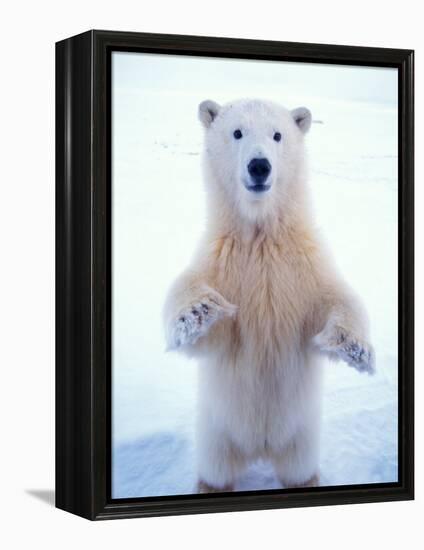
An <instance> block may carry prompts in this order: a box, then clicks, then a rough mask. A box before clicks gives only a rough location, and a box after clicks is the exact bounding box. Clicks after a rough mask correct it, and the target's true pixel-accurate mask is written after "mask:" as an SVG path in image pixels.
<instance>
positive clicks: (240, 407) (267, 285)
mask: <svg viewBox="0 0 424 550" xmlns="http://www.w3.org/2000/svg"><path fill="white" fill-rule="evenodd" d="M199 118H200V121H201V122H202V124H203V126H204V128H205V150H204V172H205V180H206V190H207V197H208V204H207V213H208V219H207V230H206V233H205V235H204V237H203V240H202V242H201V244H200V247H199V250H198V252H197V254H196V255H195V258H194V260H193V262H192V264H191V266H190V267H189V269H187V270H186V271H185V272H184V273H183V274H182V275H181V276H180V277H179V278H178V279H177V280H176V282H175V283H174V285H173V286H172V288H171V290H170V292H169V295H168V298H167V301H166V304H165V311H164V316H165V330H166V338H167V344H168V348H169V349H180V350H181V351H184V352H186V353H187V354H189V355H190V356H194V357H198V358H199V359H200V363H201V364H200V368H199V385H200V388H199V415H198V422H197V450H198V490H199V491H201V492H212V491H229V490H232V489H233V487H234V482H235V481H236V479H237V477H238V475H239V474H240V473H241V472H242V471H243V468H244V467H245V466H247V464H248V463H250V462H252V461H254V460H256V459H258V458H266V459H268V460H270V461H271V462H272V464H273V466H274V468H275V471H276V474H277V475H278V477H279V479H280V481H281V483H282V484H283V486H285V487H295V486H311V485H316V484H317V483H318V474H319V472H318V465H319V452H318V451H319V434H320V405H321V384H320V382H321V373H320V364H319V363H320V362H319V355H320V354H324V355H326V356H328V357H330V358H333V359H341V360H343V361H345V362H346V363H347V364H348V365H350V366H352V367H355V368H356V369H357V370H358V371H361V372H362V371H365V372H368V373H372V372H373V371H374V353H373V350H372V347H371V345H370V344H369V341H368V321H367V316H366V313H365V311H364V310H363V307H362V305H361V304H360V302H359V301H358V299H357V297H356V296H355V295H354V294H353V292H352V291H351V290H350V289H349V287H348V286H347V285H346V284H345V283H344V282H343V280H341V278H340V276H339V275H338V273H337V271H336V269H335V268H334V266H333V263H332V260H331V257H330V255H329V253H328V252H327V251H326V250H325V247H324V245H323V244H322V243H321V241H320V238H319V236H318V231H317V229H316V226H315V223H314V219H313V216H312V214H311V210H310V206H309V191H308V186H307V181H306V166H305V165H306V162H305V150H304V135H305V134H306V132H307V131H308V130H309V128H310V126H311V113H310V112H309V110H308V109H306V108H304V107H301V108H298V109H295V110H293V111H288V110H287V109H285V108H283V107H282V106H280V105H278V104H275V103H272V102H269V101H260V100H239V101H235V102H232V103H229V104H226V105H224V106H220V105H218V104H217V103H215V102H213V101H204V102H203V103H201V104H200V106H199Z"/></svg>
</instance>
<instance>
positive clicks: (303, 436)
mask: <svg viewBox="0 0 424 550" xmlns="http://www.w3.org/2000/svg"><path fill="white" fill-rule="evenodd" d="M271 460H272V462H273V464H274V468H275V471H276V473H277V475H278V478H279V479H280V481H281V483H282V485H283V486H284V487H286V488H289V487H292V488H293V487H317V486H318V485H319V433H318V430H317V428H316V426H312V425H311V426H308V427H304V428H302V429H301V430H299V431H298V433H297V434H296V435H295V436H294V438H293V439H292V440H291V441H290V443H289V444H288V445H287V446H286V447H285V448H284V450H283V451H282V452H281V454H280V453H279V454H276V455H274V456H272V457H271Z"/></svg>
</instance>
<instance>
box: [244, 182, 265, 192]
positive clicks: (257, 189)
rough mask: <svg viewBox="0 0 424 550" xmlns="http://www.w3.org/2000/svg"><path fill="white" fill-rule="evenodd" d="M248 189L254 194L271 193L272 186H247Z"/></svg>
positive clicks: (262, 184)
mask: <svg viewBox="0 0 424 550" xmlns="http://www.w3.org/2000/svg"><path fill="white" fill-rule="evenodd" d="M246 189H247V190H248V191H252V193H264V192H265V191H269V190H270V189H271V186H270V185H265V184H264V183H257V184H256V185H246Z"/></svg>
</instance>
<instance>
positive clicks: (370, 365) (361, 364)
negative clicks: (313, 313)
mask: <svg viewBox="0 0 424 550" xmlns="http://www.w3.org/2000/svg"><path fill="white" fill-rule="evenodd" d="M313 342H314V344H315V346H317V347H318V348H319V349H320V351H322V352H323V353H325V354H326V355H328V356H329V357H330V358H331V359H341V360H342V361H345V362H346V363H347V364H348V365H349V366H350V367H354V368H355V369H356V370H358V371H359V372H367V373H368V374H374V373H375V356H374V350H373V347H372V346H371V344H368V343H367V342H365V341H363V340H361V339H360V338H357V337H356V336H354V335H353V334H351V333H350V332H349V331H348V330H346V329H344V328H343V327H340V326H333V327H331V328H328V327H327V328H325V329H324V330H323V331H322V332H320V333H319V334H317V336H315V338H314V339H313Z"/></svg>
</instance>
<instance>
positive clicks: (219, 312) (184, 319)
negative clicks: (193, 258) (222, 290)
mask: <svg viewBox="0 0 424 550" xmlns="http://www.w3.org/2000/svg"><path fill="white" fill-rule="evenodd" d="M236 311H237V306H234V305H233V304H230V303H229V302H227V300H225V299H224V298H223V297H222V296H221V295H220V294H218V292H215V291H213V292H211V293H208V294H207V295H205V296H203V297H201V298H200V299H199V300H198V301H196V302H194V303H192V304H191V305H189V306H188V307H186V308H184V309H183V310H182V311H180V313H179V315H178V316H177V318H176V319H174V320H173V321H172V323H171V326H170V327H169V331H168V338H167V339H168V348H167V349H168V350H173V349H176V348H179V347H180V346H184V345H186V344H194V343H195V342H196V341H197V340H198V339H199V338H200V337H201V336H204V335H205V334H206V333H207V332H208V330H209V329H210V327H211V326H212V325H213V324H214V323H216V321H218V320H219V319H223V318H225V317H233V316H234V315H235V314H236Z"/></svg>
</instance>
